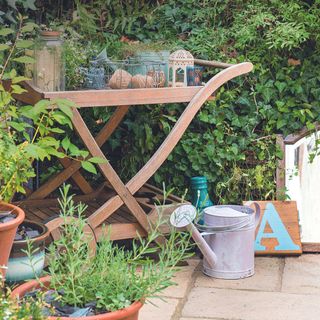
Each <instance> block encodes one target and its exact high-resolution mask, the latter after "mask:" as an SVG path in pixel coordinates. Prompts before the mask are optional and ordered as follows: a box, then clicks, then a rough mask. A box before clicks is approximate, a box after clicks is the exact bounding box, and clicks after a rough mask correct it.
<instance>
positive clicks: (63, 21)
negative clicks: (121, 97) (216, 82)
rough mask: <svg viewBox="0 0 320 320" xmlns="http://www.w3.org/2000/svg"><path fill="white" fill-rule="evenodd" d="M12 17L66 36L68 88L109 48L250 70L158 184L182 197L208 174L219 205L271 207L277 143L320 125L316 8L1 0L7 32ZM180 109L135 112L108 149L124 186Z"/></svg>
mask: <svg viewBox="0 0 320 320" xmlns="http://www.w3.org/2000/svg"><path fill="white" fill-rule="evenodd" d="M16 9H19V10H20V11H23V12H24V13H25V14H27V15H28V16H29V18H30V19H31V20H33V21H35V22H36V23H42V24H46V25H47V26H51V27H52V28H60V29H63V30H64V32H65V36H64V37H65V53H66V67H67V85H68V88H69V89H73V88H76V87H78V86H79V84H80V83H81V81H83V78H82V75H81V74H80V73H79V72H77V71H76V70H77V68H78V67H79V66H86V65H87V63H88V61H89V60H90V59H91V58H92V57H93V56H94V55H96V54H97V53H98V52H99V51H100V50H101V49H102V48H104V47H106V48H107V52H108V56H109V57H112V58H114V59H121V58H125V57H126V56H127V55H129V54H132V53H134V51H137V50H142V49H146V48H153V49H170V50H175V49H177V48H184V49H187V50H190V51H191V52H192V53H193V55H194V56H195V57H197V58H203V59H208V60H210V59H213V60H221V61H225V62H231V63H234V62H241V61H251V62H252V63H253V64H254V67H255V68H254V72H253V73H251V74H250V75H248V76H246V77H242V78H239V79H237V80H235V81H233V82H232V83H230V84H228V85H226V86H225V87H224V88H223V89H222V90H220V91H219V93H218V94H217V99H216V101H211V102H208V103H206V105H205V106H204V107H203V108H202V110H201V112H199V114H198V115H197V117H196V118H195V119H194V121H193V123H192V125H191V126H190V127H189V129H188V131H187V132H186V133H185V135H184V136H183V139H182V140H181V142H180V143H179V145H178V146H177V147H176V148H175V150H174V152H173V153H172V155H171V156H170V157H169V159H168V160H167V161H166V162H165V164H164V165H163V166H162V167H161V169H160V170H159V171H158V172H157V174H156V175H155V176H154V178H153V180H154V181H153V182H154V183H156V184H157V185H161V183H162V182H163V181H164V182H165V183H166V184H167V185H170V186H174V187H176V188H177V190H176V193H177V194H183V192H184V189H185V188H186V187H188V186H189V181H190V177H192V176H195V175H205V176H206V177H207V178H208V180H209V185H210V190H211V195H212V198H213V200H214V201H215V202H220V203H226V202H240V201H242V200H243V199H249V198H255V199H270V198H274V197H275V170H276V165H277V164H276V160H277V159H279V158H281V157H282V154H281V151H280V150H279V148H278V147H277V146H276V143H275V135H276V134H283V135H287V134H289V133H293V132H296V131H297V130H299V129H300V128H302V127H303V126H307V127H308V128H309V129H312V128H314V123H315V122H316V121H319V118H320V112H319V111H320V106H319V104H320V102H319V101H320V63H319V62H320V54H319V44H320V39H319V35H320V0H315V1H312V0H309V1H299V0H287V1H279V0H251V1H249V0H248V1H243V0H242V1H240V0H202V1H201V0H167V1H138V0H122V1H115V0H114V1H112V0H86V1H85V0H74V1H67V0H65V1H63V0H37V1H34V0H20V1H14V0H0V10H1V11H0V18H1V19H2V23H9V24H14V17H15V14H16ZM213 71H214V72H216V71H217V70H211V71H210V73H209V72H208V73H207V74H206V76H207V77H209V76H210V75H211V74H213V73H214V72H213ZM184 107H185V106H184V105H178V104H175V105H169V106H168V105H167V106H165V107H164V106H161V105H159V106H148V107H146V108H144V107H134V108H132V109H131V111H130V113H129V115H128V116H127V117H126V119H125V121H124V122H123V124H122V126H121V128H120V129H119V130H117V131H116V133H115V134H114V136H113V137H112V139H111V140H110V141H109V142H108V144H107V145H106V146H105V147H104V150H105V152H106V153H107V154H108V157H109V159H110V161H111V162H112V164H113V165H114V166H115V167H116V168H117V169H118V171H119V172H121V175H122V177H124V178H126V179H127V180H128V179H129V178H130V177H131V176H132V175H133V174H134V173H135V172H136V171H137V170H138V169H139V168H140V167H141V166H142V165H143V164H144V163H145V162H146V160H147V159H148V158H149V157H150V155H151V154H152V153H153V151H154V150H155V149H156V148H157V147H158V146H159V144H160V143H161V142H162V141H163V139H164V137H165V136H166V135H167V134H168V132H169V131H170V129H171V128H172V126H173V125H174V123H175V121H176V120H177V119H178V117H179V115H180V114H181V112H182V110H183V109H184ZM110 114H111V113H110V112H109V111H107V110H106V109H104V108H103V109H101V108H100V109H99V110H98V109H93V110H89V111H86V117H85V118H86V120H87V121H88V122H90V123H91V126H92V128H93V129H94V131H99V129H100V128H101V127H102V125H103V123H101V120H103V121H105V120H107V119H108V118H109V117H110ZM103 121H102V122H103ZM70 134H71V133H70ZM111 154H112V156H111ZM50 173H52V170H51V171H50ZM43 177H48V174H46V173H44V174H43ZM95 179H96V180H99V177H98V176H97V177H95ZM97 182H98V181H97Z"/></svg>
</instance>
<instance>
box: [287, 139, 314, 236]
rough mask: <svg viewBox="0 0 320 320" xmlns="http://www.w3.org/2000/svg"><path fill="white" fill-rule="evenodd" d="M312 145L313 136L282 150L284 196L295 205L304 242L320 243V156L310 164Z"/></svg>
mask: <svg viewBox="0 0 320 320" xmlns="http://www.w3.org/2000/svg"><path fill="white" fill-rule="evenodd" d="M314 141H315V136H314V135H312V136H310V137H306V138H303V139H301V140H299V141H298V142H297V143H296V144H294V145H287V146H286V148H285V153H286V154H285V157H286V188H287V194H288V195H289V196H290V198H291V200H296V201H297V205H298V210H299V219H300V227H301V237H302V241H303V242H320V156H317V157H316V158H315V159H314V160H313V162H312V163H310V161H309V154H310V153H311V152H312V151H313V147H314Z"/></svg>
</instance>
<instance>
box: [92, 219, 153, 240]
mask: <svg viewBox="0 0 320 320" xmlns="http://www.w3.org/2000/svg"><path fill="white" fill-rule="evenodd" d="M137 232H138V233H139V234H140V235H141V236H142V237H145V236H146V235H147V233H146V231H145V230H143V229H142V228H141V226H140V225H139V223H117V224H112V225H110V226H104V227H98V228H97V229H95V235H96V238H97V240H98V241H101V239H103V238H104V239H105V238H106V237H108V236H110V239H111V240H123V239H134V238H137Z"/></svg>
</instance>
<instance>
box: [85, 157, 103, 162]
mask: <svg viewBox="0 0 320 320" xmlns="http://www.w3.org/2000/svg"><path fill="white" fill-rule="evenodd" d="M88 161H90V162H92V163H107V160H106V159H103V158H100V157H92V158H90V159H88Z"/></svg>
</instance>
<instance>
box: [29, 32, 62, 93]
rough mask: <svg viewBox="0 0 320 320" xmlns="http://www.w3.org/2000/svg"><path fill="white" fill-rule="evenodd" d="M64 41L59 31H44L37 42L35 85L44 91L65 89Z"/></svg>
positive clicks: (34, 69) (34, 67)
mask: <svg viewBox="0 0 320 320" xmlns="http://www.w3.org/2000/svg"><path fill="white" fill-rule="evenodd" d="M62 46H63V41H62V40H61V39H60V32H58V31H42V32H41V34H40V37H39V39H38V41H37V42H36V46H35V51H34V58H35V63H34V65H33V82H34V85H35V86H36V87H38V88H40V89H42V90H43V91H62V90H65V66H64V59H63V47H62Z"/></svg>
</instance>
